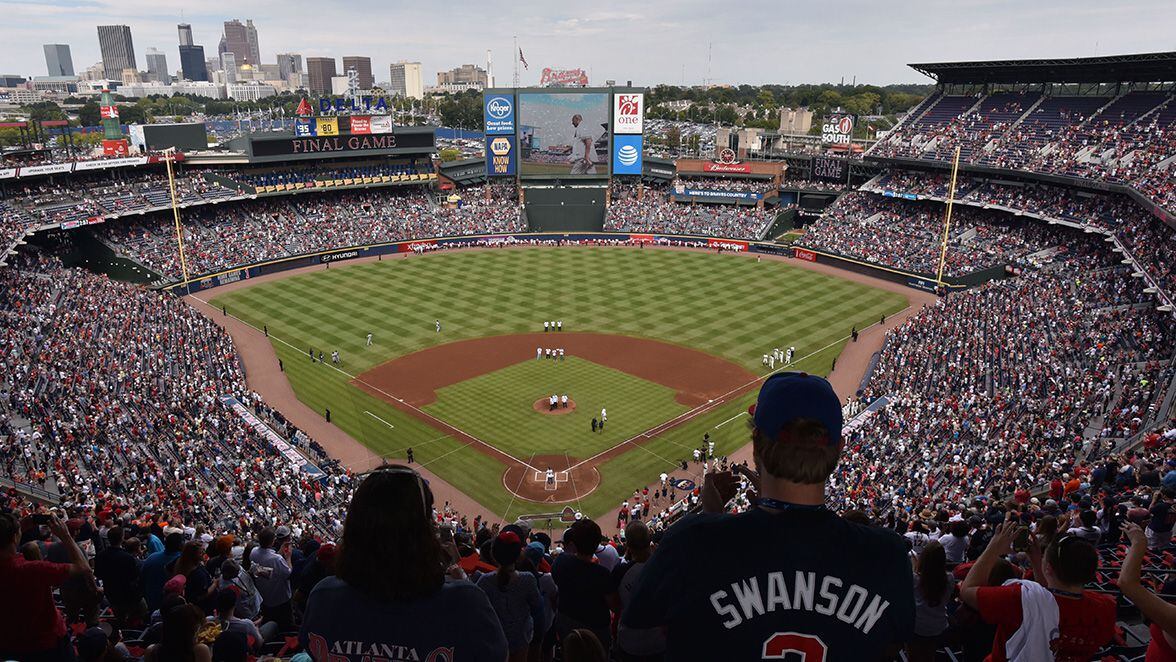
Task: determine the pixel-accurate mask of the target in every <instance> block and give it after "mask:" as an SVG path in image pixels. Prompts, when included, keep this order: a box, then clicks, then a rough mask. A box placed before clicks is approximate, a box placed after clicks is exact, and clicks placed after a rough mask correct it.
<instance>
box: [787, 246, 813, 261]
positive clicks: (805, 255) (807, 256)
mask: <svg viewBox="0 0 1176 662" xmlns="http://www.w3.org/2000/svg"><path fill="white" fill-rule="evenodd" d="M793 250H795V251H796V253H795V256H796V259H798V260H804V261H805V262H816V261H817V254H816V253H814V252H812V251H806V250H805V249H803V248H796V249H793Z"/></svg>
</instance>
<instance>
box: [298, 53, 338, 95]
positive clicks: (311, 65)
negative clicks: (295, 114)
mask: <svg viewBox="0 0 1176 662" xmlns="http://www.w3.org/2000/svg"><path fill="white" fill-rule="evenodd" d="M306 73H307V74H308V75H309V77H310V93H311V94H330V93H331V79H332V78H334V77H335V76H337V75H338V72H336V71H335V58H333V57H308V58H306Z"/></svg>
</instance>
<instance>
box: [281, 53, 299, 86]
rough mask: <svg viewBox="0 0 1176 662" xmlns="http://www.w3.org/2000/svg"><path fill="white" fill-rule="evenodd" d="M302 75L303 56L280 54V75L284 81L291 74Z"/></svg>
mask: <svg viewBox="0 0 1176 662" xmlns="http://www.w3.org/2000/svg"><path fill="white" fill-rule="evenodd" d="M300 73H302V55H300V54H298V53H278V74H279V75H281V77H282V80H286V78H287V77H288V76H289V75H290V74H300Z"/></svg>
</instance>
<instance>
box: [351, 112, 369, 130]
mask: <svg viewBox="0 0 1176 662" xmlns="http://www.w3.org/2000/svg"><path fill="white" fill-rule="evenodd" d="M371 132H372V116H371V115H352V116H351V133H352V134H356V133H371Z"/></svg>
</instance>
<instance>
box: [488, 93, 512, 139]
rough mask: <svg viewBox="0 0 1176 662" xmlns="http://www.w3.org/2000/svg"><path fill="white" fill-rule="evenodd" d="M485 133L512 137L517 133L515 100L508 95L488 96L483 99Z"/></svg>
mask: <svg viewBox="0 0 1176 662" xmlns="http://www.w3.org/2000/svg"><path fill="white" fill-rule="evenodd" d="M482 101H483V111H484V112H483V117H484V119H485V127H484V131H483V133H485V134H486V135H491V136H504V135H510V134H512V133H514V132H515V121H514V98H513V97H512V96H511V95H508V94H487V95H486V96H485V97H484V98H483V99H482Z"/></svg>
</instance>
